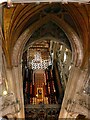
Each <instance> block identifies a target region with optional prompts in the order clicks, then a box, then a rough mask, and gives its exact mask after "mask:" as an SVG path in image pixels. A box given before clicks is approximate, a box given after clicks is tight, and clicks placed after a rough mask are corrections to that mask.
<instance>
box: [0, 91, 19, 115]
mask: <svg viewBox="0 0 90 120" xmlns="http://www.w3.org/2000/svg"><path fill="white" fill-rule="evenodd" d="M19 111H20V103H19V101H17V100H15V97H14V94H13V93H10V94H7V95H5V96H0V116H5V115H7V114H15V113H17V112H19Z"/></svg>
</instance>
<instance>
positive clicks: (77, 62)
mask: <svg viewBox="0 0 90 120" xmlns="http://www.w3.org/2000/svg"><path fill="white" fill-rule="evenodd" d="M49 21H52V22H55V23H56V24H57V25H58V26H59V27H60V28H61V29H62V30H63V31H64V32H65V34H66V35H67V37H68V39H69V40H70V43H71V47H72V54H73V62H74V66H78V67H80V66H81V64H82V60H83V47H82V44H81V41H80V39H79V37H78V35H77V34H76V33H75V31H74V30H73V29H72V28H71V27H70V26H69V25H68V24H67V23H65V21H63V20H62V19H60V18H58V17H57V16H55V15H52V14H48V15H47V16H45V17H44V18H42V19H40V20H39V21H37V22H36V23H34V24H33V25H32V26H30V27H29V28H27V29H26V30H25V32H23V33H22V34H21V36H20V37H19V38H18V40H17V42H16V44H15V45H14V48H13V51H12V54H11V63H12V74H13V79H12V80H15V81H14V82H15V84H16V87H15V88H16V89H15V93H16V97H17V98H18V100H19V101H20V103H21V107H22V110H21V112H20V114H19V116H18V117H22V116H23V117H24V101H23V100H24V99H23V82H22V68H21V58H22V54H23V49H24V47H25V44H26V42H27V41H28V39H29V38H30V37H31V35H32V34H33V33H34V32H35V30H37V29H38V28H40V27H41V26H42V25H43V24H45V23H47V22H49ZM18 91H19V92H18Z"/></svg>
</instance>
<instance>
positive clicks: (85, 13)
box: [2, 3, 90, 65]
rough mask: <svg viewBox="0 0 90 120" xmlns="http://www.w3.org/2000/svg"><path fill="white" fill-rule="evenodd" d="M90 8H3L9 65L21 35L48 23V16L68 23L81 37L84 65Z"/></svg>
mask: <svg viewBox="0 0 90 120" xmlns="http://www.w3.org/2000/svg"><path fill="white" fill-rule="evenodd" d="M89 9H90V6H89V5H85V4H78V3H68V4H61V3H40V4H37V3H32V4H14V5H13V7H11V8H7V6H6V5H4V6H3V17H2V19H3V20H2V21H3V23H2V25H3V26H2V27H3V34H4V39H3V49H4V52H5V55H6V59H7V63H8V64H9V65H10V62H11V60H10V57H11V52H12V50H13V46H14V45H15V43H16V41H17V40H18V38H19V37H20V35H21V34H22V33H23V32H24V31H25V30H26V29H27V28H28V27H30V26H31V29H30V30H31V31H32V29H33V27H32V25H34V23H36V24H35V25H34V27H36V28H37V26H38V24H41V23H40V22H38V21H39V20H41V21H46V20H47V19H48V17H47V16H49V15H50V14H53V16H58V18H59V19H63V20H64V21H65V22H67V23H68V24H69V25H70V26H71V27H72V28H73V29H74V30H75V31H76V33H77V34H78V36H79V37H80V39H81V41H82V44H83V48H84V58H85V59H84V60H83V65H84V64H85V63H86V58H87V57H88V52H89V51H88V33H89V16H90V12H89V11H90V10H89Z"/></svg>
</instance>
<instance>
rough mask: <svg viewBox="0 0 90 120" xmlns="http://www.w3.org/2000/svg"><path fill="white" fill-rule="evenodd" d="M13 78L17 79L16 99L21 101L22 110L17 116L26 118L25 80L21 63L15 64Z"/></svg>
mask: <svg viewBox="0 0 90 120" xmlns="http://www.w3.org/2000/svg"><path fill="white" fill-rule="evenodd" d="M12 73H13V80H14V81H15V90H16V91H15V93H16V99H17V100H18V101H19V102H20V111H19V112H18V113H17V118H24V117H25V116H24V98H23V84H22V83H23V80H22V72H21V65H18V66H14V67H13V69H12Z"/></svg>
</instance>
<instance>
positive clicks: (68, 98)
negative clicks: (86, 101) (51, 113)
mask: <svg viewBox="0 0 90 120" xmlns="http://www.w3.org/2000/svg"><path fill="white" fill-rule="evenodd" d="M85 75H86V72H85V71H82V70H81V69H80V68H77V67H74V66H73V67H72V69H71V73H70V76H69V80H68V82H67V86H66V90H65V94H64V98H63V103H62V107H61V111H60V115H59V118H67V116H69V115H68V114H69V113H70V112H71V113H72V112H73V113H74V111H75V113H76V110H75V109H76V108H75V107H76V104H77V102H76V101H77V97H76V94H77V93H78V91H80V89H81V87H82V83H83V82H84V80H85Z"/></svg>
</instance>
